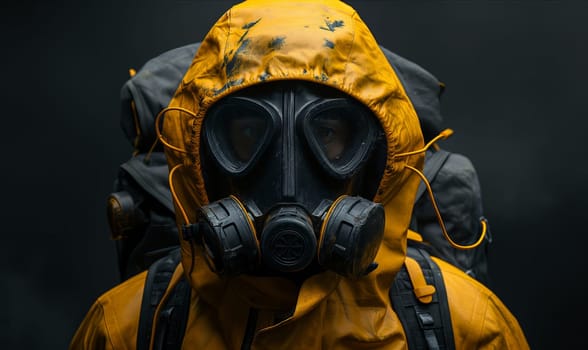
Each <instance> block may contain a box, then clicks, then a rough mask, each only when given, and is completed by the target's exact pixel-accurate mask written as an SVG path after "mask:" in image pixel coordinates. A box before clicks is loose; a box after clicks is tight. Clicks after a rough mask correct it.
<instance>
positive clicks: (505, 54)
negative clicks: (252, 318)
mask: <svg viewBox="0 0 588 350" xmlns="http://www.w3.org/2000/svg"><path fill="white" fill-rule="evenodd" d="M231 3H234V1H196V0H186V1H164V0H147V1H139V0H126V1H124V2H113V3H108V2H105V1H98V0H93V1H86V2H82V1H75V2H73V1H70V2H64V1H62V2H34V1H24V2H18V3H17V2H10V1H8V2H3V3H2V5H0V8H1V11H0V12H1V13H2V15H1V18H0V19H1V21H0V32H1V33H2V34H1V38H2V41H1V52H2V54H1V57H2V64H1V65H0V66H1V67H2V73H1V75H0V77H1V79H2V80H1V82H2V83H1V84H0V89H1V90H0V96H1V98H2V113H1V115H2V121H3V126H2V138H1V139H2V145H3V147H2V148H3V150H4V152H3V153H2V158H3V159H4V161H3V162H2V163H3V166H2V184H3V187H2V199H3V200H2V202H1V203H2V208H1V211H0V212H1V218H2V228H1V229H0V230H1V231H0V232H1V235H2V236H1V237H2V245H1V247H2V252H1V253H0V262H1V264H0V281H1V283H0V300H2V302H3V306H2V308H1V311H0V325H1V327H0V344H2V345H0V346H1V347H2V348H4V349H41V348H43V349H64V348H66V346H67V344H68V342H69V339H70V338H71V337H72V335H73V332H74V331H75V329H76V327H77V325H78V324H79V323H80V321H81V320H82V317H83V316H84V314H85V313H86V311H87V310H88V308H89V307H90V305H91V304H92V302H93V301H94V300H95V299H96V297H98V296H99V295H100V294H101V293H103V292H104V291H106V290H107V289H109V288H111V287H112V286H114V285H115V284H116V283H117V278H118V276H117V272H116V267H115V259H116V257H115V251H114V246H113V243H112V242H111V241H109V238H108V229H107V224H106V216H105V198H106V196H107V195H108V194H109V193H110V191H111V188H112V182H113V179H114V178H115V175H116V172H117V169H118V165H119V164H120V163H121V162H123V161H125V160H126V159H127V158H128V157H129V156H130V154H131V151H132V149H131V146H130V144H128V143H127V141H126V139H125V138H124V136H123V134H122V131H121V130H120V128H119V124H118V123H119V120H118V111H119V100H118V98H119V89H120V87H121V86H122V84H123V83H124V82H125V81H126V79H127V78H128V73H127V72H128V68H130V67H134V68H139V67H140V66H141V65H142V64H143V63H144V62H145V61H147V60H148V59H150V58H152V57H154V56H156V55H158V54H159V53H162V52H163V51H166V50H168V49H171V48H174V47H177V46H181V45H184V44H188V43H192V42H195V41H199V40H201V39H202V38H203V36H204V35H205V34H206V32H207V30H208V28H209V27H210V26H211V25H212V24H213V23H214V22H215V21H216V19H217V18H218V17H219V16H220V15H221V14H222V13H223V12H224V11H225V10H226V9H227V8H228V7H229V6H230V4H231ZM350 3H351V4H352V5H354V6H355V8H356V9H357V10H358V12H359V14H360V16H361V17H362V18H363V19H364V21H365V22H366V23H367V24H368V26H369V27H370V28H371V29H372V31H373V33H374V35H375V37H376V39H377V40H378V41H379V42H380V43H381V44H383V45H384V46H386V47H387V48H389V49H391V50H393V51H395V52H397V53H399V54H401V55H403V56H405V57H407V58H409V59H411V60H413V61H416V62H418V63H419V64H421V65H422V66H423V67H425V68H426V69H428V70H429V71H431V72H433V73H434V74H435V75H436V76H437V77H438V78H439V79H440V80H442V81H443V82H445V83H446V84H447V90H446V93H445V96H444V104H443V112H444V115H445V119H446V125H447V126H450V127H452V128H453V129H454V130H455V132H456V133H455V135H454V136H453V137H452V139H451V140H449V141H447V142H446V143H445V146H446V148H448V149H450V150H453V151H456V152H460V153H463V154H466V155H467V156H469V157H470V158H471V159H472V160H473V162H474V164H475V165H476V167H477V169H478V172H479V176H480V181H481V183H482V189H483V195H484V205H485V213H486V216H487V217H488V218H489V219H490V223H491V225H492V231H493V234H494V238H495V241H494V244H493V247H492V251H491V257H490V258H491V261H490V264H491V265H490V267H491V274H492V276H493V279H494V283H493V290H494V291H495V292H496V294H497V295H498V296H499V297H500V298H501V299H502V300H503V301H504V302H505V303H506V305H507V306H508V307H509V308H510V309H511V310H512V312H513V313H514V314H515V315H516V316H517V317H518V319H519V321H520V323H521V325H522V327H523V329H524V331H525V332H526V335H527V337H528V340H529V343H530V345H531V347H532V348H535V349H552V348H559V349H564V348H578V347H580V346H581V344H585V343H586V341H585V337H586V334H585V333H586V332H585V329H586V327H585V319H583V317H584V315H586V312H588V307H587V306H588V302H587V298H586V292H587V289H586V283H585V281H584V280H585V278H586V272H585V267H586V262H585V260H584V259H585V256H586V254H587V252H586V249H585V247H586V242H587V238H586V229H585V225H584V221H583V219H585V209H586V208H587V207H588V206H587V204H588V203H587V200H586V195H587V194H588V191H587V189H588V186H587V185H586V184H585V182H584V179H585V178H586V175H587V173H588V171H587V167H586V166H585V164H584V163H585V161H586V160H585V159H586V152H585V149H586V147H585V145H584V144H583V140H584V139H585V137H584V133H585V130H586V117H588V115H587V113H586V107H585V106H586V101H588V89H587V88H586V84H587V82H588V74H587V73H588V72H587V68H586V63H587V62H588V45H587V44H588V39H587V35H588V24H587V23H588V2H585V1H565V2H564V1H532V0H529V1H497V0H495V1H490V0H488V1H458V0H446V1H408V0H405V1H401V0H397V1H359V0H357V1H350ZM584 318H585V317H584Z"/></svg>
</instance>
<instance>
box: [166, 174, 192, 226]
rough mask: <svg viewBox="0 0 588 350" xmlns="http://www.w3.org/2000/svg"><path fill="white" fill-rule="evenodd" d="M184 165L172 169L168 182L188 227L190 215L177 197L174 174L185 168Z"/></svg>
mask: <svg viewBox="0 0 588 350" xmlns="http://www.w3.org/2000/svg"><path fill="white" fill-rule="evenodd" d="M183 166H184V164H177V165H176V166H175V167H173V168H172V170H171V171H170V172H169V177H168V181H169V189H170V192H171V194H172V197H173V199H174V202H175V203H176V204H177V206H178V208H179V209H180V213H181V214H182V217H183V218H184V222H185V223H186V225H189V224H190V220H189V219H188V215H187V214H186V210H184V206H183V205H182V203H181V202H180V200H179V199H178V196H177V195H176V191H175V188H174V181H173V180H174V173H175V172H176V170H178V168H180V167H183Z"/></svg>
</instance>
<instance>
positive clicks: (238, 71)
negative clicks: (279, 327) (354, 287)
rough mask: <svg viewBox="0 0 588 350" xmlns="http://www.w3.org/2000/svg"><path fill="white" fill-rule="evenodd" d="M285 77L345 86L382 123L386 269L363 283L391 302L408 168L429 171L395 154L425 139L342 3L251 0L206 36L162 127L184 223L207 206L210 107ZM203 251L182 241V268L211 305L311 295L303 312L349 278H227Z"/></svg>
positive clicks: (406, 215)
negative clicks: (205, 130)
mask: <svg viewBox="0 0 588 350" xmlns="http://www.w3.org/2000/svg"><path fill="white" fill-rule="evenodd" d="M283 80H302V81H310V82H314V83H317V84H323V85H326V86H329V87H332V88H335V89H338V90H340V91H342V92H344V93H346V94H348V95H350V96H352V97H354V98H355V99H357V100H358V101H360V102H361V103H363V104H365V105H366V106H367V107H368V108H369V109H370V110H371V111H372V112H373V113H374V114H375V115H376V116H377V118H378V119H379V121H380V122H381V124H382V127H383V129H384V131H385V134H386V138H387V147H388V153H387V160H386V167H385V171H384V174H383V176H382V178H381V180H380V184H379V188H378V191H377V194H376V196H375V198H374V199H373V200H374V201H376V202H380V203H382V204H383V205H384V207H385V213H386V224H385V235H384V240H383V242H382V244H381V247H380V250H379V252H378V255H377V257H376V262H377V263H378V264H379V267H378V268H377V269H376V270H375V271H374V272H372V273H371V274H369V275H368V276H366V277H364V278H362V279H360V280H359V281H358V283H361V284H363V286H362V287H361V288H360V289H361V290H364V291H365V292H366V293H370V294H374V295H375V294H377V295H379V296H380V298H381V299H382V302H383V303H384V302H385V301H384V300H388V289H389V287H390V285H391V283H392V280H393V278H394V275H395V273H396V272H397V271H398V270H399V269H400V267H401V265H402V263H403V261H404V257H405V251H406V233H407V227H408V224H409V221H410V216H411V213H412V206H413V201H414V197H415V193H416V188H417V186H418V182H419V178H418V177H417V176H416V175H414V174H413V173H412V172H411V171H409V170H408V169H406V168H405V165H410V166H412V167H415V168H417V169H422V165H423V155H422V154H416V155H412V156H408V157H395V155H397V154H400V153H405V152H409V151H414V150H418V149H420V148H422V147H423V136H422V133H421V129H420V125H419V120H418V119H417V114H416V112H415V109H414V107H413V105H412V103H411V101H410V99H409V98H408V96H407V92H406V91H405V89H404V87H403V86H402V83H401V81H400V79H399V78H398V76H397V75H396V73H395V71H394V70H393V69H392V67H391V66H390V64H389V62H388V60H387V59H386V57H385V55H384V54H383V53H382V51H381V50H380V47H379V46H378V44H377V43H376V40H375V39H374V37H373V36H372V34H371V32H370V31H369V29H368V28H367V26H366V25H365V24H364V22H363V21H362V20H361V19H360V17H359V15H358V14H357V13H356V12H355V10H354V9H352V8H351V7H349V6H348V5H346V4H344V3H343V2H340V1H335V0H325V1H304V0H298V1H293V0H288V1H276V0H249V1H245V2H243V3H240V4H238V5H236V6H234V7H233V8H231V9H230V10H229V11H227V12H226V13H225V14H224V15H223V16H222V17H221V18H220V19H219V20H218V21H217V22H216V24H215V25H214V26H213V27H212V29H211V30H210V32H209V33H208V34H207V35H206V37H205V38H204V40H203V41H202V43H201V46H200V48H199V49H198V52H197V53H196V55H195V57H194V60H193V61H192V63H191V65H190V67H189V68H188V70H187V72H186V74H185V75H184V78H183V79H182V82H181V83H180V86H179V87H178V89H177V91H176V93H175V95H174V97H173V98H172V100H171V102H170V104H169V107H168V110H167V111H166V112H165V117H164V121H163V129H162V134H163V140H164V141H165V143H166V144H167V147H166V154H167V157H168V162H169V166H170V173H171V175H170V178H171V179H170V183H171V185H172V192H173V193H174V196H175V204H176V213H177V217H178V224H179V225H183V224H186V223H194V222H195V221H196V212H197V209H198V208H199V207H200V206H202V205H205V204H208V196H207V193H206V190H205V183H204V179H203V174H202V170H201V165H200V164H201V160H200V154H199V150H200V133H201V127H202V122H203V118H204V117H205V115H206V111H207V110H208V109H209V108H210V107H211V106H212V105H213V104H214V103H215V102H216V101H218V100H220V99H221V98H223V97H224V96H226V95H229V94H231V93H233V92H235V91H238V90H240V89H244V88H246V87H249V86H252V85H258V84H265V83H267V82H271V81H283ZM199 249H200V248H199V247H198V246H197V245H193V244H190V242H189V241H186V240H182V254H183V256H182V264H183V265H184V269H185V271H186V275H187V277H188V280H189V281H190V283H191V284H192V286H193V287H194V288H195V289H196V290H197V291H198V292H199V293H200V295H201V296H202V297H203V298H205V299H206V300H207V301H208V302H210V303H211V304H213V305H221V304H222V300H223V298H224V300H227V299H226V296H227V295H226V294H227V293H228V292H227V291H228V290H230V289H233V290H235V289H236V290H238V291H239V297H244V298H245V299H246V301H247V303H248V304H249V305H254V306H257V307H273V306H275V307H278V306H280V305H282V306H283V304H284V303H286V304H288V303H294V302H296V298H298V300H299V303H298V305H300V300H301V299H300V298H303V297H304V296H308V298H306V299H304V300H305V302H304V305H305V306H304V307H312V304H313V303H316V302H319V301H320V300H321V298H324V297H325V296H326V295H327V294H328V293H330V292H331V291H333V290H334V289H335V288H336V286H337V285H338V284H339V283H340V282H341V280H345V278H343V277H340V276H338V275H335V274H334V273H331V272H325V273H323V274H321V275H324V276H320V278H310V279H309V280H308V281H307V282H308V283H307V282H305V283H304V284H303V285H302V287H301V289H300V290H298V289H297V288H296V287H294V286H292V285H290V284H288V282H285V281H282V280H280V281H278V279H277V278H269V277H265V278H263V277H252V276H240V277H233V278H221V277H219V276H217V275H216V274H214V273H213V272H211V271H210V270H209V268H208V266H207V264H206V263H204V260H203V258H202V254H201V252H200V251H199ZM296 292H297V293H296ZM270 304H271V305H273V306H270Z"/></svg>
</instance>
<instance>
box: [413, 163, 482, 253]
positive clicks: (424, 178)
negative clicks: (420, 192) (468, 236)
mask: <svg viewBox="0 0 588 350" xmlns="http://www.w3.org/2000/svg"><path fill="white" fill-rule="evenodd" d="M405 167H406V168H407V169H410V170H412V171H414V172H415V173H417V174H418V175H419V176H420V178H421V180H423V182H424V183H425V186H427V192H428V194H429V198H430V199H431V203H432V204H433V209H434V210H435V215H436V216H437V220H438V221H439V226H441V231H443V236H445V239H446V240H447V241H448V242H449V244H451V246H452V247H453V248H457V249H473V248H476V247H477V246H479V245H480V244H482V242H483V241H484V237H486V231H487V224H486V221H485V220H481V221H480V222H481V223H482V233H481V234H480V238H478V240H477V241H476V242H475V243H474V244H469V245H461V244H458V243H455V241H454V240H453V239H451V237H449V234H448V233H447V229H446V228H445V223H444V222H443V218H442V217H441V212H440V211H439V207H438V206H437V201H436V200H435V196H433V190H432V189H431V184H429V181H428V180H427V177H426V176H425V175H424V174H423V173H422V172H420V171H419V170H418V169H416V168H414V167H412V166H410V165H405Z"/></svg>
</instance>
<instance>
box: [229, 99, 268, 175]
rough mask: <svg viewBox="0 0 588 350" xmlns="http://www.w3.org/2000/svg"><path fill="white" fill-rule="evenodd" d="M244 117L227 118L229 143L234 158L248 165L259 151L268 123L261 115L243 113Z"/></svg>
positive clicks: (233, 116) (248, 112)
mask: <svg viewBox="0 0 588 350" xmlns="http://www.w3.org/2000/svg"><path fill="white" fill-rule="evenodd" d="M243 112H245V113H244V114H243V115H232V116H230V117H226V119H227V120H226V124H225V123H223V124H225V125H227V126H228V133H227V135H226V136H228V142H227V143H229V144H230V145H231V146H230V147H229V150H230V152H231V153H232V156H233V157H232V158H234V159H235V160H236V161H237V162H240V163H242V164H245V163H247V162H248V161H249V160H251V158H252V157H253V154H254V153H255V151H256V150H257V149H259V147H260V144H261V142H262V141H263V137H264V136H265V133H266V130H267V129H268V124H269V123H268V121H267V119H266V118H263V117H261V116H259V115H254V114H252V113H250V112H251V111H247V110H245V111H243Z"/></svg>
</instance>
